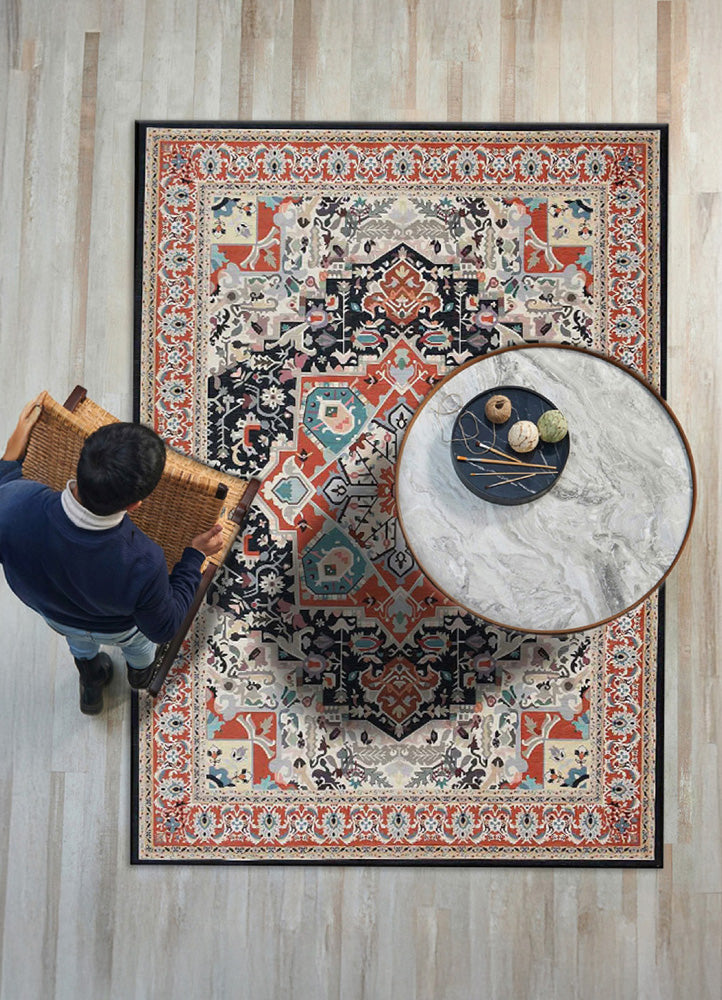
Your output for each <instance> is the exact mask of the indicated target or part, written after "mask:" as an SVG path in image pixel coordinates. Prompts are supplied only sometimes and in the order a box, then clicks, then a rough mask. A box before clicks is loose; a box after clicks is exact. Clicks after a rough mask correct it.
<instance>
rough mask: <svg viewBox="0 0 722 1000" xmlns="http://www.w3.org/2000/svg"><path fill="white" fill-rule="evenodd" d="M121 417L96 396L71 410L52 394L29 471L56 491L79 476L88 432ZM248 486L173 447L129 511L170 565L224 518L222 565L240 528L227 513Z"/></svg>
mask: <svg viewBox="0 0 722 1000" xmlns="http://www.w3.org/2000/svg"><path fill="white" fill-rule="evenodd" d="M116 421H117V418H116V417H114V416H113V415H112V414H110V413H108V411H107V410H104V409H103V408H102V407H100V406H98V405H97V403H94V402H93V401H92V400H90V399H84V400H83V401H82V402H81V403H79V404H78V405H77V406H76V408H75V409H74V410H73V411H72V412H70V411H69V410H67V409H66V408H65V407H64V406H62V405H61V404H60V403H58V402H56V400H54V399H53V398H52V396H49V395H48V394H46V395H45V398H44V401H43V412H42V414H41V416H40V419H39V420H38V422H37V424H36V425H35V427H34V428H33V432H32V434H31V437H30V442H29V444H28V450H27V454H26V457H25V460H24V462H23V476H24V477H25V478H26V479H34V480H36V481H37V482H40V483H44V484H45V485H46V486H50V487H51V488H52V489H54V490H62V489H64V488H65V484H66V483H67V481H68V480H69V479H73V478H74V477H75V470H76V468H77V464H78V458H79V457H80V451H81V449H82V447H83V442H84V441H85V439H86V437H88V435H89V434H92V432H93V431H95V430H97V429H98V428H99V427H103V426H104V425H105V424H109V423H114V422H116ZM219 483H224V484H225V485H226V486H227V487H228V495H227V497H226V498H225V500H219V499H217V498H216V491H217V488H218V484H219ZM245 489H246V484H245V483H244V482H242V481H240V480H238V479H235V478H234V477H233V476H228V475H226V474H225V473H222V472H216V470H214V469H211V468H209V467H208V466H205V465H202V464H201V463H200V462H196V461H195V460H194V459H191V458H188V457H186V456H185V455H179V454H177V453H176V452H174V451H171V450H170V449H167V451H166V466H165V470H164V472H163V476H162V478H161V481H160V483H159V484H158V486H157V487H156V489H155V490H154V491H153V493H152V494H151V496H150V497H148V498H147V499H146V500H144V501H143V503H142V504H141V506H140V507H138V508H137V509H136V510H134V511H133V512H132V514H130V515H129V516H130V517H131V518H132V519H133V521H134V522H135V523H136V524H137V525H138V527H139V528H140V529H141V530H142V531H144V532H145V533H146V534H147V535H148V537H149V538H152V539H153V541H155V542H157V543H158V544H159V545H160V547H161V548H162V549H163V552H164V553H165V557H166V562H167V564H168V569H169V570H171V569H172V568H173V566H174V565H175V564H176V562H177V561H178V560H179V559H180V557H181V555H182V552H183V549H184V548H185V547H186V546H187V545H188V544H189V543H190V541H191V539H192V538H194V537H195V536H196V535H198V534H200V533H201V532H203V531H206V530H207V529H208V528H210V527H211V526H212V525H213V524H214V523H215V522H216V521H217V520H219V519H220V521H221V524H222V525H223V540H224V546H223V549H222V550H221V552H219V553H218V554H217V555H216V556H214V557H213V562H214V563H216V564H217V565H220V564H221V563H222V562H223V559H224V558H225V556H226V554H227V552H228V549H229V548H230V546H231V545H232V544H233V541H234V539H235V537H236V534H237V531H238V529H237V526H236V525H235V524H234V522H233V521H230V520H228V519H227V517H226V516H225V515H226V514H230V513H231V512H232V511H233V509H234V508H235V507H236V505H237V504H238V502H239V500H240V499H241V497H242V496H243V493H244V492H245Z"/></svg>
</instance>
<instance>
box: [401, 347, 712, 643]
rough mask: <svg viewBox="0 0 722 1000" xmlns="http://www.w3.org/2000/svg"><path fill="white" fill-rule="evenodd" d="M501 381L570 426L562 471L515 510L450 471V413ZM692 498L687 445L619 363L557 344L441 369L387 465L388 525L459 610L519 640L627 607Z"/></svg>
mask: <svg viewBox="0 0 722 1000" xmlns="http://www.w3.org/2000/svg"><path fill="white" fill-rule="evenodd" d="M504 385H515V386H525V387H528V388H530V389H534V390H535V391H536V392H538V393H541V394H542V395H543V396H546V397H547V398H548V399H549V400H551V401H553V403H554V404H555V406H556V407H557V408H558V409H560V410H561V411H562V412H563V413H564V414H565V416H566V418H567V422H568V426H569V437H570V451H569V458H568V460H567V464H566V466H565V468H564V471H563V472H562V474H561V475H560V477H559V479H558V480H557V481H556V483H555V484H554V486H553V487H552V489H551V490H550V491H549V492H548V493H546V494H545V495H544V496H541V497H539V498H538V499H535V500H532V501H531V502H529V503H526V504H522V505H520V506H501V505H498V504H492V503H488V502H487V501H486V500H484V499H483V498H481V497H478V496H475V495H474V494H473V493H472V492H471V491H470V490H469V489H467V488H466V487H465V486H464V485H463V484H462V482H461V481H460V479H459V478H458V476H457V475H456V473H455V470H454V468H453V465H452V454H451V435H452V429H453V426H454V422H455V420H456V417H457V415H458V413H459V411H460V410H461V409H462V407H463V406H464V405H465V404H466V403H468V402H469V401H470V400H472V399H473V398H474V397H475V396H477V395H478V394H479V393H481V392H483V391H484V390H487V389H490V388H494V387H497V386H504ZM520 457H522V458H523V457H525V456H520ZM695 495H696V485H695V472H694V463H693V461H692V455H691V452H690V449H689V445H688V443H687V440H686V438H685V435H684V432H683V431H682V428H681V427H680V425H679V422H678V421H677V419H676V417H675V416H674V414H673V413H672V411H671V410H670V408H669V407H668V406H667V404H666V403H665V402H664V400H663V399H662V398H661V396H659V394H658V393H657V392H655V391H654V390H653V389H652V388H650V387H649V385H648V384H647V383H646V382H645V381H644V380H643V379H642V378H641V377H640V376H638V375H636V374H635V373H634V372H632V371H631V370H630V369H628V368H626V367H624V366H623V365H621V364H620V363H619V362H617V361H614V360H613V359H609V358H606V357H604V356H602V355H600V354H596V353H594V352H591V351H585V350H583V349H581V348H575V347H570V346H562V345H542V344H538V345H526V346H521V347H512V348H506V349H503V350H501V351H496V352H494V353H492V354H487V355H484V356H483V357H481V358H476V359H474V360H473V361H470V362H467V363H466V364H465V365H462V366H461V367H459V368H457V369H455V370H454V371H452V372H451V373H450V374H449V375H447V376H446V377H445V378H444V379H443V380H442V381H441V382H440V383H439V384H438V385H437V386H435V388H434V389H433V390H432V391H431V392H430V393H429V394H428V396H426V398H425V399H424V400H423V402H422V403H421V405H420V406H419V408H418V410H417V411H416V413H415V414H414V417H413V419H412V421H411V423H410V425H409V427H408V429H407V432H406V435H405V437H404V440H403V443H402V447H401V452H400V455H399V459H398V463H397V470H396V501H397V508H398V516H399V521H400V524H401V528H402V531H403V533H404V536H405V538H406V541H407V543H408V545H409V548H410V549H411V551H412V553H413V555H414V557H415V559H416V561H417V562H418V564H419V566H420V567H421V569H422V570H423V571H424V573H425V574H426V575H427V576H428V578H429V579H430V580H431V581H432V582H433V583H434V584H435V586H436V587H437V588H438V589H439V590H441V591H442V592H443V593H444V594H446V596H447V597H448V598H449V599H450V600H451V601H452V602H453V603H454V604H456V605H458V606H459V607H462V608H465V609H466V610H468V611H470V612H471V613H472V614H474V615H477V616H479V617H481V618H484V619H485V620H487V621H490V622H492V623H493V624H496V625H500V626H502V627H503V628H506V629H510V630H513V631H519V632H530V633H553V634H560V633H567V632H577V631H583V630H584V629H589V628H593V627H596V626H599V625H602V624H604V623H605V622H608V621H611V620H612V619H614V618H616V617H618V616H619V615H621V614H623V613H624V612H625V611H629V610H631V609H632V608H634V607H636V606H637V605H638V604H640V603H641V602H642V601H643V600H644V599H645V598H646V597H648V596H649V594H651V593H652V592H653V591H654V590H655V589H656V588H657V587H658V586H659V585H660V584H661V583H662V581H663V580H664V579H665V577H666V576H667V574H668V573H669V571H670V570H671V568H672V566H673V565H674V563H675V562H676V561H677V558H678V557H679V554H680V552H681V550H682V547H683V546H684V543H685V541H686V539H687V536H688V535H689V531H690V527H691V523H692V517H693V514H694V506H695Z"/></svg>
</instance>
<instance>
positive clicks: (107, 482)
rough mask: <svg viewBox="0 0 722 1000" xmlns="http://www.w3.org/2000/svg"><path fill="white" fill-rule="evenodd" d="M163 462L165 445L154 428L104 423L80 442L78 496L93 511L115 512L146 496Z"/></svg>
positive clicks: (77, 475) (161, 469) (154, 485)
mask: <svg viewBox="0 0 722 1000" xmlns="http://www.w3.org/2000/svg"><path fill="white" fill-rule="evenodd" d="M164 465H165V445H164V444H163V442H162V441H161V439H160V438H159V437H158V435H157V434H156V433H155V431H152V430H151V429H150V428H149V427H143V425H142V424H126V423H116V424H107V425H106V426H105V427H100V428H99V429H98V430H97V431H94V432H93V433H92V434H91V435H90V437H88V438H87V440H86V442H85V444H84V445H83V450H82V451H81V453H80V459H79V461H78V471H77V473H76V478H77V486H78V499H79V500H80V502H81V504H82V505H83V507H85V508H86V510H89V511H91V512H92V513H93V514H117V513H118V512H119V511H121V510H125V509H126V507H128V506H129V505H130V504H132V503H136V502H137V501H138V500H145V498H146V497H147V496H150V494H151V493H152V492H153V490H154V489H155V488H156V486H157V485H158V481H159V480H160V477H161V476H162V474H163V467H164Z"/></svg>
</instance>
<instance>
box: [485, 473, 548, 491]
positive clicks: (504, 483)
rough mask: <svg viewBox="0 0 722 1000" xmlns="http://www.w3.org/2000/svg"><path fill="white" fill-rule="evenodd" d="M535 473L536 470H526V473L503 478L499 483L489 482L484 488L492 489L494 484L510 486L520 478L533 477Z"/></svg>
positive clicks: (519, 480) (518, 481)
mask: <svg viewBox="0 0 722 1000" xmlns="http://www.w3.org/2000/svg"><path fill="white" fill-rule="evenodd" d="M537 475H539V473H537V472H527V473H526V475H524V476H516V477H515V478H514V479H504V480H502V481H501V482H499V483H489V484H488V485H486V486H485V487H484V489H485V490H493V489H494V488H495V487H496V486H510V485H511V484H512V483H520V482H521V480H522V479H533V478H534V476H537Z"/></svg>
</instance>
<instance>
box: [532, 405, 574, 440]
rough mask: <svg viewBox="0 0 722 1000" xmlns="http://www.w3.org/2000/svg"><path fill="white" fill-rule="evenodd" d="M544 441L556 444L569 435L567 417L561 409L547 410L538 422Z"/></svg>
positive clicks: (540, 435) (540, 434)
mask: <svg viewBox="0 0 722 1000" xmlns="http://www.w3.org/2000/svg"><path fill="white" fill-rule="evenodd" d="M536 425H537V429H538V431H539V437H540V438H541V439H542V441H548V442H549V443H550V444H556V443H557V441H561V440H562V438H564V437H566V435H567V430H568V428H567V418H566V417H565V416H564V414H563V413H562V412H561V410H547V411H546V413H542V415H541V416H540V417H539V419H538V420H537V422H536Z"/></svg>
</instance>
